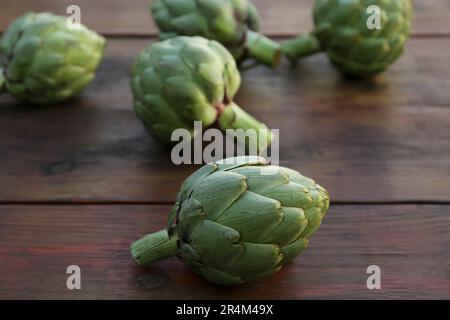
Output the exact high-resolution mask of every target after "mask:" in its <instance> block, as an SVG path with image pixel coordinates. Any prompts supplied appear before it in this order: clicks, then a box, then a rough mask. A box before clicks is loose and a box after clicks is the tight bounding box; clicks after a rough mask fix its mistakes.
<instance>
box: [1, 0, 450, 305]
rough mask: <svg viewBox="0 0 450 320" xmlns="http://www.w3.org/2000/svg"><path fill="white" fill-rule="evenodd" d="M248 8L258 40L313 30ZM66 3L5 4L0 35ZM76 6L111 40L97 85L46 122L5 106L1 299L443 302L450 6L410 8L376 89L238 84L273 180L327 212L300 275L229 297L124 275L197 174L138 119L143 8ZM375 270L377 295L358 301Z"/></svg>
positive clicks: (304, 20)
mask: <svg viewBox="0 0 450 320" xmlns="http://www.w3.org/2000/svg"><path fill="white" fill-rule="evenodd" d="M255 2H256V4H257V5H258V6H259V7H260V9H261V11H262V14H263V17H264V21H263V26H264V28H263V31H264V32H265V33H267V34H270V35H275V36H278V37H279V39H280V40H282V39H284V38H285V37H286V36H287V35H292V34H295V33H304V32H306V31H308V29H309V28H310V17H309V15H310V14H309V7H310V5H311V3H312V1H310V0H308V1H296V0H283V1H277V2H275V1H269V0H260V1H258V0H257V1H255ZM67 3H68V2H67V1H56V0H46V1H32V2H30V1H18V0H15V1H10V0H2V2H1V4H0V30H1V29H4V27H5V26H6V25H8V24H9V23H10V21H11V20H12V19H13V18H15V17H16V16H17V15H19V14H21V13H23V12H25V11H29V10H32V9H33V10H37V11H41V10H50V11H53V12H56V13H61V14H62V13H64V11H65V7H66V5H67ZM78 3H79V4H80V5H81V8H82V19H85V21H84V22H86V24H87V25H89V26H90V27H92V28H94V29H96V30H98V31H100V32H102V33H104V34H107V35H109V37H108V49H107V53H106V56H105V59H104V61H103V63H102V65H101V67H100V70H99V72H98V75H97V78H96V80H95V81H94V83H93V84H92V85H91V86H89V87H88V88H87V90H85V91H84V93H83V94H82V95H80V96H79V97H77V98H76V99H74V100H72V101H70V102H68V103H65V104H64V105H60V106H52V107H48V108H36V107H30V106H26V105H24V104H21V103H19V102H17V101H16V100H14V99H13V98H11V97H9V96H7V95H2V96H0V299H1V298H18V299H27V298H32V299H38V298H67V299H71V298H105V299H111V298H119V299H120V298H124V299H126V298H137V299H157V298H185V299H190V298H209V299H211V298H232V299H238V298H255V299H262V298H337V299H343V298H369V299H377V298H384V299H387V298H447V299H450V250H449V247H450V238H449V237H450V208H449V205H450V178H449V177H450V143H449V141H450V93H449V91H450V65H449V63H448V61H449V58H448V57H449V54H448V53H449V52H450V32H449V31H450V30H449V26H448V23H447V13H448V10H450V1H448V0H433V1H415V5H416V17H415V26H414V30H415V31H414V36H413V39H412V40H411V41H410V42H409V44H408V47H407V50H406V52H405V55H404V56H403V57H402V59H401V60H400V61H399V62H398V63H397V64H395V65H394V66H393V67H392V68H391V69H389V71H388V72H386V73H384V74H383V75H381V76H379V77H377V78H376V79H374V80H372V81H364V82H349V81H346V80H344V79H342V78H341V77H340V76H339V75H338V74H337V73H336V71H335V70H334V69H333V68H332V67H331V66H330V64H329V63H328V62H327V59H326V58H325V57H324V56H323V55H318V56H316V57H313V58H310V59H307V60H305V61H304V62H303V63H301V64H299V65H298V66H297V67H296V68H290V65H289V64H287V63H284V64H283V65H282V66H281V67H280V68H279V69H278V70H276V71H273V70H270V69H268V68H265V67H263V66H260V67H257V68H255V69H252V70H250V71H246V72H244V74H243V86H242V89H241V90H240V92H239V94H238V96H237V97H236V101H237V103H238V104H240V105H241V106H242V107H244V108H246V109H247V110H248V111H249V112H251V113H253V114H255V115H257V116H258V117H259V118H261V119H262V120H264V121H265V122H266V123H267V124H268V125H269V126H270V127H272V128H279V129H280V130H281V135H282V143H281V150H280V155H281V159H280V160H281V164H282V165H286V166H289V167H292V168H294V169H297V170H299V171H301V172H302V173H304V174H305V175H308V176H311V177H313V178H314V179H316V180H317V181H318V182H320V183H321V184H322V185H324V186H325V187H326V188H327V189H328V190H329V191H330V193H331V197H332V207H331V209H330V211H329V214H328V216H327V217H326V219H325V220H324V224H323V227H322V228H321V230H320V231H319V232H318V233H317V234H316V235H315V236H314V237H313V239H312V242H311V245H310V248H309V249H308V250H307V251H306V252H305V253H304V254H302V255H301V256H300V257H299V258H298V259H297V260H296V261H295V263H293V264H291V265H290V266H289V267H287V268H285V270H283V271H282V272H281V273H279V274H277V275H275V276H273V277H272V278H270V279H268V280H267V281H262V282H259V283H256V284H251V285H245V286H241V287H237V288H222V287H218V286H214V285H210V284H208V283H207V282H206V281H203V280H202V279H200V278H198V277H197V276H195V275H193V274H192V273H191V272H190V271H189V270H188V269H187V268H186V267H185V266H184V265H183V264H182V263H181V262H180V261H178V260H176V259H169V260H167V261H164V262H161V263H158V264H156V265H155V266H154V267H152V268H148V269H145V268H138V267H136V266H135V264H134V262H133V260H132V259H131V257H130V255H129V250H128V247H129V244H130V243H131V241H133V240H135V239H136V238H138V237H140V236H142V235H143V234H145V233H147V232H150V231H156V230H157V229H158V228H161V227H163V225H164V222H165V219H166V215H167V213H168V210H169V209H170V205H171V204H172V203H173V201H174V199H175V195H176V192H177V191H178V188H179V186H180V184H181V183H182V181H183V180H184V179H185V178H186V177H187V176H188V175H189V174H190V173H191V172H193V171H194V170H195V168H196V167H195V166H189V165H186V166H174V165H172V164H171V162H170V151H169V150H168V149H166V148H164V147H163V146H161V145H160V144H158V143H157V142H156V141H154V140H153V139H152V138H150V137H148V136H147V135H146V133H145V131H144V129H143V128H142V125H141V124H140V123H139V121H138V120H137V118H136V117H135V115H134V113H133V110H132V101H131V94H130V91H129V88H128V81H129V74H130V66H131V64H132V62H133V59H134V57H135V56H136V55H137V53H138V52H139V51H140V50H141V49H142V48H144V47H145V46H146V45H148V44H149V43H150V42H152V41H155V39H154V37H149V38H147V37H143V36H145V35H148V36H154V35H155V31H156V30H155V28H154V26H153V25H152V24H151V20H150V18H149V16H148V11H147V6H148V1H144V0H135V1H130V2H125V1H118V0H114V1H107V4H106V2H105V1H78ZM143 8H145V10H144V9H143ZM294 8H295V10H294ZM70 264H77V265H80V267H81V268H82V275H83V283H82V285H83V289H82V290H80V291H69V290H67V289H66V286H65V284H66V278H67V274H66V273H65V270H66V267H67V266H68V265H70ZM371 264H377V265H379V266H380V267H381V269H382V290H380V291H369V290H367V288H366V278H367V275H366V273H365V270H366V268H367V266H368V265H371ZM267 288H271V290H267Z"/></svg>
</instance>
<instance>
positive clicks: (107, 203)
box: [0, 200, 450, 206]
mask: <svg viewBox="0 0 450 320" xmlns="http://www.w3.org/2000/svg"><path fill="white" fill-rule="evenodd" d="M174 203H175V201H173V202H166V201H0V206H167V205H173V204H174ZM403 205H417V206H422V205H438V206H450V201H429V200H424V201H421V200H398V201H331V203H330V206H403Z"/></svg>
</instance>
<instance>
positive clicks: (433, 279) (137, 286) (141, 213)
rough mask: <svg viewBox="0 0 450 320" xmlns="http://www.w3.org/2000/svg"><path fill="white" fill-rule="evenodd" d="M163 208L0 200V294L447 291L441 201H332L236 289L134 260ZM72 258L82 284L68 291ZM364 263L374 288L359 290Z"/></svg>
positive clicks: (239, 295) (256, 295) (177, 267)
mask: <svg viewBox="0 0 450 320" xmlns="http://www.w3.org/2000/svg"><path fill="white" fill-rule="evenodd" d="M169 209H170V207H169V206H31V207H30V206H1V207H0V216H1V217H2V219H1V220H0V230H1V232H0V243H2V245H1V246H0V261H1V263H0V274H1V275H2V279H1V281H0V298H17V299H25V298H26V299H29V298H64V299H81V298H104V299H122V298H135V299H174V298H177V299H194V298H195V299H214V298H221V299H243V298H245V299H269V298H277V299H299V298H302V299H303V298H324V299H330V298H332V299H334V298H359V299H362V298H367V299H380V298H382V299H386V298H403V299H404V298H447V299H449V298H450V288H449V285H448V283H449V282H448V281H449V279H450V251H449V250H448V244H449V243H450V219H448V217H449V214H450V207H448V206H334V207H332V209H331V210H330V212H329V214H328V216H327V217H326V218H325V220H324V224H323V226H322V228H321V230H320V231H319V232H318V233H317V234H316V235H315V236H313V238H312V240H311V244H310V248H309V249H307V250H306V251H305V252H304V253H303V254H302V255H301V256H300V257H299V258H297V259H296V260H295V262H294V263H292V264H290V265H289V266H287V267H286V268H285V269H283V270H282V271H281V272H280V273H278V274H276V275H275V276H272V277H271V278H269V279H267V280H265V281H261V282H257V283H254V284H248V285H243V286H239V287H234V288H233V287H232V288H227V287H221V286H215V285H212V284H209V283H208V282H206V281H205V280H203V279H202V278H201V277H199V276H197V275H195V274H193V273H192V272H191V271H190V270H189V269H188V268H187V267H186V266H185V265H184V264H183V263H182V262H181V261H179V260H178V259H176V258H170V259H168V260H165V261H162V262H158V263H156V264H155V265H154V266H153V267H151V268H140V267H137V266H136V265H135V263H134V262H133V260H132V258H131V257H130V254H129V245H130V242H132V241H133V240H135V239H136V238H137V237H139V236H142V235H144V234H145V233H148V232H150V231H155V230H157V229H159V228H162V227H163V226H164V223H165V221H166V215H167V213H168V211H169ZM72 264H75V265H79V266H80V268H81V272H82V284H81V285H82V290H78V291H77V290H75V291H70V290H67V288H66V279H67V276H68V275H67V274H66V273H65V272H66V268H67V266H68V265H72ZM372 264H376V265H379V266H380V268H381V271H382V290H380V291H370V290H368V289H367V287H366V279H367V277H368V276H367V274H366V268H367V267H368V266H369V265H372ZM269 288H270V289H269Z"/></svg>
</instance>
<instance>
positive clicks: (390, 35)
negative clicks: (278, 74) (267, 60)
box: [283, 0, 413, 77]
mask: <svg viewBox="0 0 450 320" xmlns="http://www.w3.org/2000/svg"><path fill="white" fill-rule="evenodd" d="M372 5H376V6H378V8H379V9H380V13H381V14H380V20H381V29H376V28H374V29H370V28H369V27H368V25H367V21H368V20H369V18H370V17H371V16H372V15H373V13H371V11H370V10H368V8H369V6H372ZM412 15H413V8H412V4H411V1H410V0H316V2H315V6H314V23H315V30H314V31H313V32H312V33H311V34H309V35H306V36H302V37H298V38H295V39H292V40H288V41H287V42H286V43H284V44H283V51H284V53H285V54H286V56H287V57H288V58H289V59H291V60H294V61H295V60H296V59H299V58H302V57H305V56H309V55H311V54H314V53H317V52H320V51H324V52H326V53H327V55H328V57H329V59H330V60H331V62H332V63H333V64H334V65H335V66H336V67H337V69H338V70H339V71H341V72H342V73H343V74H344V75H348V76H351V77H368V76H372V75H375V74H377V73H379V72H382V71H383V70H385V69H386V68H387V67H388V66H389V65H391V64H392V63H394V62H395V61H396V60H397V59H398V58H399V57H400V56H401V55H402V53H403V50H404V46H405V43H406V41H407V39H408V37H409V35H410V31H411V19H412ZM369 21H370V20H369Z"/></svg>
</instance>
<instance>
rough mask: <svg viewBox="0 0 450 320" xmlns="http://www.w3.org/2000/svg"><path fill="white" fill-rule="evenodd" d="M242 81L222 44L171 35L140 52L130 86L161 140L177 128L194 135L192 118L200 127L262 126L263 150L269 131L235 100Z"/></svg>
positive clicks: (137, 106) (151, 129)
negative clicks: (199, 123)
mask: <svg viewBox="0 0 450 320" xmlns="http://www.w3.org/2000/svg"><path fill="white" fill-rule="evenodd" d="M240 83H241V77H240V74H239V72H238V70H237V68H236V62H235V61H234V59H233V57H232V56H231V55H230V53H229V52H228V51H227V50H226V49H225V48H224V47H223V46H222V45H221V44H220V43H218V42H216V41H214V40H207V39H205V38H202V37H175V38H172V39H168V40H165V41H162V42H157V43H154V44H152V45H150V46H149V47H147V48H146V49H145V50H144V51H142V52H141V54H140V55H139V57H138V59H137V61H136V62H135V64H134V65H133V69H132V79H131V84H130V85H131V89H132V91H133V95H134V108H135V111H136V113H137V115H138V117H139V118H140V119H141V120H142V121H143V122H144V124H145V126H146V128H147V129H148V131H149V132H150V133H151V134H152V135H154V136H155V137H156V138H158V139H159V140H161V141H163V142H166V143H171V136H172V132H173V131H174V130H176V129H178V128H184V129H187V130H189V131H190V132H191V136H192V137H193V136H194V132H193V131H194V121H202V124H203V127H204V128H208V127H211V126H213V125H217V126H218V127H219V128H220V129H221V130H226V129H244V130H247V129H255V130H259V129H264V130H260V133H261V139H260V140H259V141H258V144H259V146H260V148H259V150H261V149H264V148H265V147H266V146H267V145H268V144H270V141H271V139H272V136H271V133H270V131H269V130H268V128H267V127H266V126H265V125H264V124H262V123H260V122H258V121H256V120H255V119H254V118H253V117H251V116H250V115H249V114H247V113H246V112H244V111H243V110H242V109H241V108H240V107H239V106H238V105H237V104H235V103H234V102H233V98H234V96H235V94H236V92H237V90H238V88H239V86H240ZM264 134H265V136H263V135H264ZM240 142H242V144H245V141H240Z"/></svg>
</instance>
